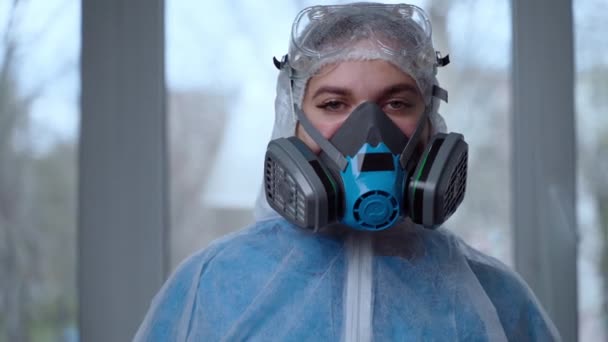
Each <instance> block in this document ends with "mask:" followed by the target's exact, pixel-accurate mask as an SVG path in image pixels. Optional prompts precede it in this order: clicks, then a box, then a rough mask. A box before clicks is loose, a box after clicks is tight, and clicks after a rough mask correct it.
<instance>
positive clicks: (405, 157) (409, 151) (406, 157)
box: [399, 106, 432, 173]
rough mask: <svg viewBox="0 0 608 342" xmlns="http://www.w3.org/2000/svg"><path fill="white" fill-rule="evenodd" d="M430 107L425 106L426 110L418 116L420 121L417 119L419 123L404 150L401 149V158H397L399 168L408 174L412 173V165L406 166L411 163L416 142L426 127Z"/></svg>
mask: <svg viewBox="0 0 608 342" xmlns="http://www.w3.org/2000/svg"><path fill="white" fill-rule="evenodd" d="M431 107H432V106H427V107H426V109H425V110H424V112H423V113H422V115H421V116H420V119H418V120H419V121H418V125H416V130H414V134H412V136H411V138H410V139H409V141H408V142H407V145H405V148H404V149H403V152H402V153H401V158H399V162H400V163H401V167H402V168H403V169H405V170H406V171H407V172H408V173H411V172H412V171H413V166H414V163H409V164H410V165H408V162H410V161H411V158H412V155H413V154H414V151H415V150H416V145H418V141H420V135H421V134H422V132H423V131H424V126H425V125H426V121H427V117H428V112H429V110H430V108H431ZM410 169H412V170H410Z"/></svg>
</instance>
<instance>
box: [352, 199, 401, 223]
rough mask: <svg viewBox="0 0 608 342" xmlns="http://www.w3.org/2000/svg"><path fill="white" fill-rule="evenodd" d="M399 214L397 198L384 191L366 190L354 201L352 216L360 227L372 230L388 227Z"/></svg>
mask: <svg viewBox="0 0 608 342" xmlns="http://www.w3.org/2000/svg"><path fill="white" fill-rule="evenodd" d="M398 214H399V204H398V203H397V199H396V198H395V197H394V196H392V195H391V194H389V193H388V192H386V191H381V190H375V191H370V192H366V193H365V194H363V195H361V196H360V197H359V198H357V200H356V201H355V205H354V208H353V216H354V218H355V220H356V221H357V223H358V224H359V225H360V226H361V227H365V228H371V229H374V230H379V229H385V228H388V227H390V226H391V225H392V224H393V223H394V222H395V220H396V219H397V216H398Z"/></svg>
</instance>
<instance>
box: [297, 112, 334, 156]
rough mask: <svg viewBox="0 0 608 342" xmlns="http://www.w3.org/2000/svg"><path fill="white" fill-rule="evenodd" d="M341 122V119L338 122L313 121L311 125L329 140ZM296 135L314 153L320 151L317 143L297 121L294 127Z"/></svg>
mask: <svg viewBox="0 0 608 342" xmlns="http://www.w3.org/2000/svg"><path fill="white" fill-rule="evenodd" d="M343 122H344V121H343V120H342V121H340V122H332V123H327V122H314V123H313V125H314V126H315V128H316V129H317V130H318V131H319V133H321V135H322V136H323V137H324V138H325V139H327V140H330V139H331V137H333V136H334V134H335V133H336V131H338V129H339V128H340V126H342V123H343ZM296 136H297V137H298V138H300V139H301V140H302V141H303V142H304V143H305V144H306V146H308V148H310V149H311V150H312V151H313V152H314V153H315V154H319V153H320V152H321V148H320V147H319V145H318V144H317V143H316V142H315V141H314V140H313V139H312V137H310V135H309V134H308V132H306V130H304V128H303V127H302V125H300V123H298V127H297V129H296Z"/></svg>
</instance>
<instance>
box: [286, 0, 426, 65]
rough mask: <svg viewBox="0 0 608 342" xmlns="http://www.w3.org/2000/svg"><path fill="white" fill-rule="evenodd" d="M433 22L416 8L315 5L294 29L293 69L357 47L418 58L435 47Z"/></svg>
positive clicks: (383, 5)
mask: <svg viewBox="0 0 608 342" xmlns="http://www.w3.org/2000/svg"><path fill="white" fill-rule="evenodd" d="M431 34H432V32H431V23H430V21H429V19H428V18H427V16H426V14H425V13H424V11H423V10H422V9H421V8H419V7H417V6H414V5H407V4H397V5H386V4H374V3H356V4H349V5H332V6H312V7H308V8H305V9H304V10H302V11H301V12H300V13H299V14H298V15H297V16H296V19H295V21H294V23H293V26H292V31H291V44H290V51H289V59H290V61H289V62H290V63H289V64H290V66H291V67H292V68H294V69H296V70H298V69H305V68H306V67H307V66H309V65H311V63H314V61H315V60H320V59H325V58H328V57H331V56H333V55H339V54H340V53H344V51H345V50H347V49H350V48H353V47H356V46H357V44H367V45H370V44H371V45H374V47H375V48H377V50H379V51H382V52H383V53H386V54H388V55H392V56H395V57H397V58H403V57H407V58H414V59H415V58H416V55H417V54H419V53H420V52H421V51H423V50H424V49H425V47H428V46H432V43H431Z"/></svg>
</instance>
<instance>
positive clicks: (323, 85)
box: [296, 60, 428, 153]
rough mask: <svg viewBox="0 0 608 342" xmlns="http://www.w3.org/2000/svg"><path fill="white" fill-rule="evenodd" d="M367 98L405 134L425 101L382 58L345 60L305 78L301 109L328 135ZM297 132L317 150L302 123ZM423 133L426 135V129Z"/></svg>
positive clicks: (405, 76)
mask: <svg viewBox="0 0 608 342" xmlns="http://www.w3.org/2000/svg"><path fill="white" fill-rule="evenodd" d="M366 101H371V102H374V103H376V104H377V105H378V106H380V108H382V110H383V111H384V112H385V113H386V114H387V115H388V116H389V117H390V118H391V119H392V120H393V122H394V123H395V124H396V125H397V127H399V128H400V129H401V131H402V132H403V133H404V134H405V135H406V136H408V137H410V136H411V135H412V133H413V132H414V130H415V129H416V124H417V122H418V118H420V116H421V115H422V113H423V112H424V101H423V99H422V96H421V94H420V91H419V90H418V87H417V85H416V82H415V81H414V79H412V78H411V77H410V76H409V75H408V74H406V73H404V72H402V71H401V70H399V69H398V68H397V67H395V66H394V65H393V64H391V63H389V62H386V61H383V60H371V61H347V62H341V63H339V64H338V65H328V66H326V67H325V68H323V69H321V71H320V72H319V73H318V75H316V76H313V77H312V78H311V79H310V80H309V81H308V85H307V87H306V91H305V93H304V98H303V100H302V110H303V111H304V113H306V116H307V117H308V118H309V120H310V121H311V122H312V124H313V125H314V126H315V127H316V128H317V129H318V130H319V132H321V134H322V135H323V136H324V137H325V138H326V139H330V138H331V137H332V136H333V135H334V133H335V132H336V131H337V130H338V128H340V126H342V124H343V123H344V120H346V118H347V117H348V115H349V114H350V113H351V112H352V111H353V110H354V109H355V108H356V107H357V106H359V105H360V104H362V103H363V102H366ZM427 129H428V125H426V126H425V130H427ZM296 136H297V137H299V138H300V139H302V140H303V141H304V143H305V144H306V145H308V147H310V148H311V149H312V150H313V152H315V153H319V152H320V148H319V146H318V145H317V144H316V143H315V142H314V141H313V140H312V138H311V137H310V136H309V135H308V134H307V133H306V132H305V131H304V129H302V126H301V125H298V127H297V129H296ZM422 136H423V137H426V136H427V134H426V132H423V134H422ZM423 143H425V142H423Z"/></svg>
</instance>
